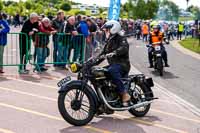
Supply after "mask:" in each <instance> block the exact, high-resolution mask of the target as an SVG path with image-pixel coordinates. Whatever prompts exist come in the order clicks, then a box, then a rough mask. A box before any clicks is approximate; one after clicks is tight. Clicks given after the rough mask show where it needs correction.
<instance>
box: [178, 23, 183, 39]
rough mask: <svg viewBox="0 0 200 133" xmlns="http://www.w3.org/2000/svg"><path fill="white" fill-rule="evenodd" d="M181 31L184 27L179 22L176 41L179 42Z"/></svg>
mask: <svg viewBox="0 0 200 133" xmlns="http://www.w3.org/2000/svg"><path fill="white" fill-rule="evenodd" d="M183 31H184V25H183V24H182V23H181V22H180V23H179V24H178V34H177V40H179V39H180V40H181V38H182V34H183Z"/></svg>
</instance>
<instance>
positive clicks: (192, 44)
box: [180, 38, 200, 54]
mask: <svg viewBox="0 0 200 133" xmlns="http://www.w3.org/2000/svg"><path fill="white" fill-rule="evenodd" d="M180 44H181V45H182V46H183V47H184V48H187V49H189V50H191V51H193V52H196V53H199V54H200V44H199V39H197V38H187V39H184V40H182V41H180Z"/></svg>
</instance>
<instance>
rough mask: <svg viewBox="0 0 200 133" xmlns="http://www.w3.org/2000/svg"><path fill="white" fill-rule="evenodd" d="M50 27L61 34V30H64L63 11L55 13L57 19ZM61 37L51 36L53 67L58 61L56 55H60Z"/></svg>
mask: <svg viewBox="0 0 200 133" xmlns="http://www.w3.org/2000/svg"><path fill="white" fill-rule="evenodd" d="M52 27H53V28H54V29H55V30H57V32H58V33H61V32H63V28H64V12H63V11H59V12H58V13H57V17H56V18H55V19H53V21H52ZM61 37H62V35H58V34H54V35H53V62H55V63H56V64H54V66H55V67H56V66H58V65H57V63H58V62H59V61H58V54H59V53H61V51H58V50H61V48H59V47H62V42H61V39H62V38H61Z"/></svg>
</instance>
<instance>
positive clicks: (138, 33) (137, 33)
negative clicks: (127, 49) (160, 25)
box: [136, 29, 141, 40]
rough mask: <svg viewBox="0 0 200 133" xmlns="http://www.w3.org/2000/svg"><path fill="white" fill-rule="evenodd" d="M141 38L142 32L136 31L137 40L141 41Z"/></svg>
mask: <svg viewBox="0 0 200 133" xmlns="http://www.w3.org/2000/svg"><path fill="white" fill-rule="evenodd" d="M140 36H141V31H140V30H139V29H137V30H136V38H137V40H140Z"/></svg>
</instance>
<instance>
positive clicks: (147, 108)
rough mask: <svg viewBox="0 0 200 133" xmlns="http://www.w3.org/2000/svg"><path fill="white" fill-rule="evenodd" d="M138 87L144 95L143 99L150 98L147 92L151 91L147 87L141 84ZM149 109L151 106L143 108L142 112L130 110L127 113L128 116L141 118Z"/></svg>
mask: <svg viewBox="0 0 200 133" xmlns="http://www.w3.org/2000/svg"><path fill="white" fill-rule="evenodd" d="M139 87H140V89H141V91H142V93H143V94H144V96H145V98H149V97H151V96H150V93H149V90H151V89H149V88H148V86H146V85H145V84H142V85H140V86H139ZM141 102H142V101H141ZM150 107H151V104H149V105H147V106H145V107H143V108H144V109H143V110H138V109H130V110H128V111H129V113H130V114H132V115H133V116H135V117H143V116H145V115H146V114H147V113H148V112H149V109H150Z"/></svg>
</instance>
